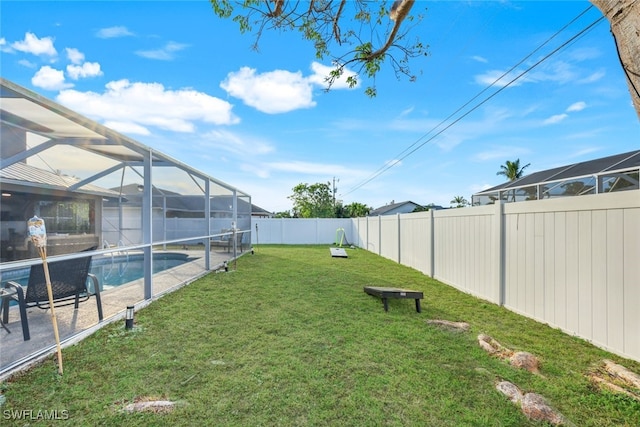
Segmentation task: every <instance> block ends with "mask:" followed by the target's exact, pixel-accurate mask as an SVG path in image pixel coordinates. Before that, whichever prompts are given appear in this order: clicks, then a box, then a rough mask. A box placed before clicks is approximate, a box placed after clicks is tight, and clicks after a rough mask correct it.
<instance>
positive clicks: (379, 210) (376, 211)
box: [369, 200, 420, 216]
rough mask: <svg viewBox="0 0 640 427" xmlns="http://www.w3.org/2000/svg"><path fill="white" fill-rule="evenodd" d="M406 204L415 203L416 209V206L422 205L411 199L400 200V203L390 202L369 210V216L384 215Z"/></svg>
mask: <svg viewBox="0 0 640 427" xmlns="http://www.w3.org/2000/svg"><path fill="white" fill-rule="evenodd" d="M404 205H413V209H415V208H416V207H418V206H420V205H419V204H417V203H414V202H412V201H410V200H407V201H405V202H398V203H390V204H388V205H385V206H382V207H379V208H377V209H374V210H372V211H371V212H369V216H378V215H384V214H385V213H387V212H390V211H392V210H395V209H398V208H399V207H401V206H404Z"/></svg>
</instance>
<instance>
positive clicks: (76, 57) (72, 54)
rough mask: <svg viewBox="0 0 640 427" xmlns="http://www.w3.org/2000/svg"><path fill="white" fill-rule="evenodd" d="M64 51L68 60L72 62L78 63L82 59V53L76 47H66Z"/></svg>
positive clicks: (80, 62)
mask: <svg viewBox="0 0 640 427" xmlns="http://www.w3.org/2000/svg"><path fill="white" fill-rule="evenodd" d="M65 51H66V52H67V58H69V61H71V63H72V64H76V65H80V64H82V62H83V61H84V53H82V52H80V51H79V50H78V49H74V48H72V47H68V48H66V49H65Z"/></svg>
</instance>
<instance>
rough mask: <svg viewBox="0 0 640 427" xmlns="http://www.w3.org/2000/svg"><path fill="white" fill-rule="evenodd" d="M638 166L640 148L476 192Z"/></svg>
mask: <svg viewBox="0 0 640 427" xmlns="http://www.w3.org/2000/svg"><path fill="white" fill-rule="evenodd" d="M638 167H640V150H636V151H630V152H627V153H622V154H615V155H613V156H607V157H601V158H599V159H594V160H588V161H585V162H579V163H573V164H570V165H566V166H560V167H557V168H552V169H546V170H543V171H540V172H534V173H532V174H529V175H525V176H523V177H522V178H520V179H516V180H515V181H507V182H505V183H503V184H500V185H496V186H495V187H491V188H489V189H486V190H482V191H480V192H478V193H476V194H486V193H492V192H496V191H498V190H506V189H508V188H518V187H526V186H530V185H536V184H542V183H545V182H549V181H554V182H555V181H563V180H567V179H571V178H579V177H584V176H589V175H597V174H603V173H606V172H608V171H621V170H625V169H632V168H638Z"/></svg>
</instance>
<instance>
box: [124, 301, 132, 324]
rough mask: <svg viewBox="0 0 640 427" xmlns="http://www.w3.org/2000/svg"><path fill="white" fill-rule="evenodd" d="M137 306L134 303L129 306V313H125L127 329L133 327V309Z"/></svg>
mask: <svg viewBox="0 0 640 427" xmlns="http://www.w3.org/2000/svg"><path fill="white" fill-rule="evenodd" d="M134 308H135V307H134V306H132V305H128V306H127V313H126V315H125V321H124V328H125V329H133V309H134Z"/></svg>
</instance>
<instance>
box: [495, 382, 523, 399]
mask: <svg viewBox="0 0 640 427" xmlns="http://www.w3.org/2000/svg"><path fill="white" fill-rule="evenodd" d="M496 389H497V390H498V391H499V392H500V393H502V394H504V395H505V396H507V397H508V398H509V400H510V401H511V402H513V403H516V404H518V405H519V404H520V402H521V401H522V398H523V397H524V395H523V394H522V392H521V391H520V389H519V388H518V387H517V386H516V385H515V384H513V383H510V382H509V381H500V382H499V383H498V384H496Z"/></svg>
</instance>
